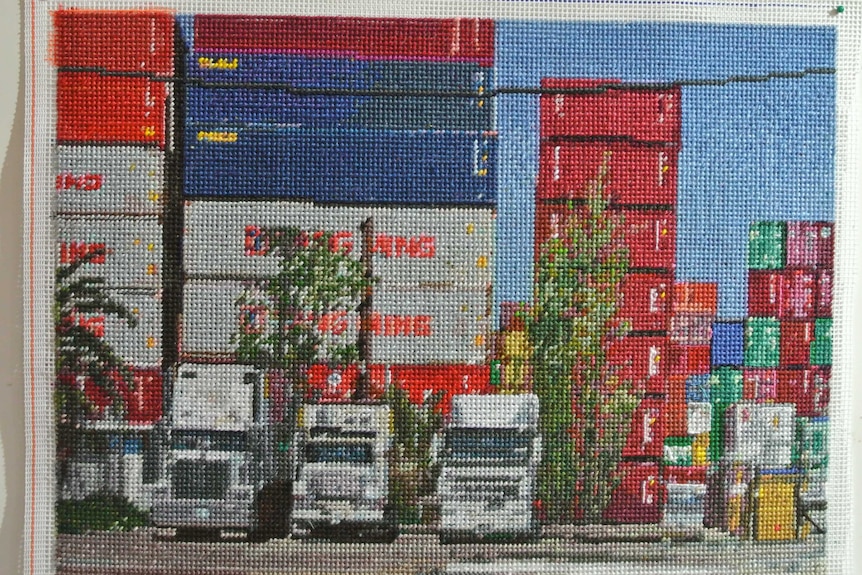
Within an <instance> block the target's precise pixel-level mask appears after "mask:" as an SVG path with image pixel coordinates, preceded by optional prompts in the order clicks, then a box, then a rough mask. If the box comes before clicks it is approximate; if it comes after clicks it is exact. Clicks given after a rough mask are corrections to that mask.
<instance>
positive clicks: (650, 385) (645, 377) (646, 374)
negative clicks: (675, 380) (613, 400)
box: [607, 336, 669, 394]
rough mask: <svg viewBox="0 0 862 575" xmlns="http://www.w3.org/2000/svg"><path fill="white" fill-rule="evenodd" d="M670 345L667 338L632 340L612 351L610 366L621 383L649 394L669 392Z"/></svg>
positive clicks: (626, 339)
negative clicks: (631, 384)
mask: <svg viewBox="0 0 862 575" xmlns="http://www.w3.org/2000/svg"><path fill="white" fill-rule="evenodd" d="M668 346H669V344H668V341H667V339H666V338H663V337H635V336H629V337H624V338H621V339H617V340H616V341H614V342H613V343H612V344H611V345H610V346H609V347H608V354H607V359H608V363H609V364H610V365H611V366H613V367H614V368H616V370H617V371H616V374H617V375H618V376H619V377H620V378H621V379H624V380H625V379H628V380H631V381H632V382H633V387H634V388H635V389H637V390H639V391H644V392H646V393H656V394H664V393H666V392H667V366H668V361H669V358H668V357H667V351H668Z"/></svg>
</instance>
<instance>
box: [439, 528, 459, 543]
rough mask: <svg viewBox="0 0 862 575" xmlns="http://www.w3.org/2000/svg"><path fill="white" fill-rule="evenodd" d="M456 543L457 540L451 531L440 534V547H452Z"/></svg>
mask: <svg viewBox="0 0 862 575" xmlns="http://www.w3.org/2000/svg"><path fill="white" fill-rule="evenodd" d="M455 543H458V538H457V537H455V534H454V533H452V532H451V531H441V532H440V545H454V544H455Z"/></svg>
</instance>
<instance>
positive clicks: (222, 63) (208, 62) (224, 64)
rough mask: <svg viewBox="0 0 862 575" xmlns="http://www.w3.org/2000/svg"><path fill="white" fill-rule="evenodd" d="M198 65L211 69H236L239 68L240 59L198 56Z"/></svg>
mask: <svg viewBox="0 0 862 575" xmlns="http://www.w3.org/2000/svg"><path fill="white" fill-rule="evenodd" d="M198 66H199V67H200V68H204V69H211V70H236V69H237V68H239V59H238V58H233V59H231V60H228V59H227V58H203V57H201V58H198Z"/></svg>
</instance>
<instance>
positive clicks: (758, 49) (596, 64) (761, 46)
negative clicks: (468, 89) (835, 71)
mask: <svg viewBox="0 0 862 575" xmlns="http://www.w3.org/2000/svg"><path fill="white" fill-rule="evenodd" d="M496 42H497V44H496V67H497V85H498V86H538V85H539V82H540V80H541V78H543V77H548V76H556V77H583V78H618V79H621V80H623V81H630V82H667V81H674V80H697V79H721V78H726V77H729V76H738V75H758V74H765V73H768V72H775V71H780V72H786V71H800V70H803V69H805V68H815V67H834V65H835V61H834V54H835V32H834V30H833V29H832V28H825V27H818V28H814V27H806V28H802V27H761V26H718V25H689V24H653V23H650V24H641V23H638V24H605V23H576V24H573V23H558V22H514V21H513V22H507V21H498V22H497V27H496ZM682 90H683V92H682V110H683V116H682V118H683V120H682V149H681V153H680V157H679V182H678V193H677V198H678V200H677V201H678V215H677V226H678V227H677V270H676V277H677V280H678V281H686V280H688V281H711V282H718V283H719V315H720V316H721V317H724V318H739V317H743V316H744V315H745V314H746V308H747V271H746V261H745V258H746V242H747V235H748V224H749V223H750V222H751V221H755V220H832V219H833V208H834V188H833V186H834V175H833V166H834V161H833V156H834V150H835V143H834V139H835V120H834V110H835V81H834V76H831V75H814V76H807V77H805V78H802V79H782V80H771V81H769V82H765V83H742V84H730V85H727V86H719V87H683V89H682ZM497 128H498V130H499V132H500V156H499V162H500V169H499V170H498V185H499V192H498V196H499V206H498V225H497V282H496V286H497V287H496V300H497V302H500V301H506V300H529V299H530V297H531V294H532V261H533V212H534V190H535V178H536V173H537V169H538V161H537V153H538V144H539V141H538V96H522V95H503V96H500V97H499V98H498V99H497Z"/></svg>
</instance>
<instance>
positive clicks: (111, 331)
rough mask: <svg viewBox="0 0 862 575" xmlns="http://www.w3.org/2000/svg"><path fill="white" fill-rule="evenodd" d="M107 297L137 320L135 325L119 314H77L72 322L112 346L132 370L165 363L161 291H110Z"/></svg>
mask: <svg viewBox="0 0 862 575" xmlns="http://www.w3.org/2000/svg"><path fill="white" fill-rule="evenodd" d="M106 294H107V296H108V297H109V298H110V299H111V300H113V301H114V302H116V303H117V304H119V305H121V306H122V307H123V308H125V309H126V310H127V311H128V312H130V313H131V314H132V315H133V316H134V317H135V325H134V326H133V325H130V322H129V321H128V320H126V319H125V318H122V317H119V316H118V315H116V314H92V313H76V314H73V315H72V316H70V317H69V318H68V321H70V322H72V323H74V324H75V325H79V326H81V327H84V328H86V329H87V330H89V331H90V333H92V334H94V335H95V336H96V337H98V338H99V339H101V340H103V341H104V342H105V343H106V344H108V345H109V346H110V347H111V349H113V351H114V353H116V354H117V355H118V356H119V357H120V358H122V360H123V361H124V362H125V363H126V364H128V365H129V366H132V367H158V366H160V365H161V363H162V302H161V295H160V292H157V291H151V292H142V291H137V290H135V291H132V290H108V291H107V292H106Z"/></svg>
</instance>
